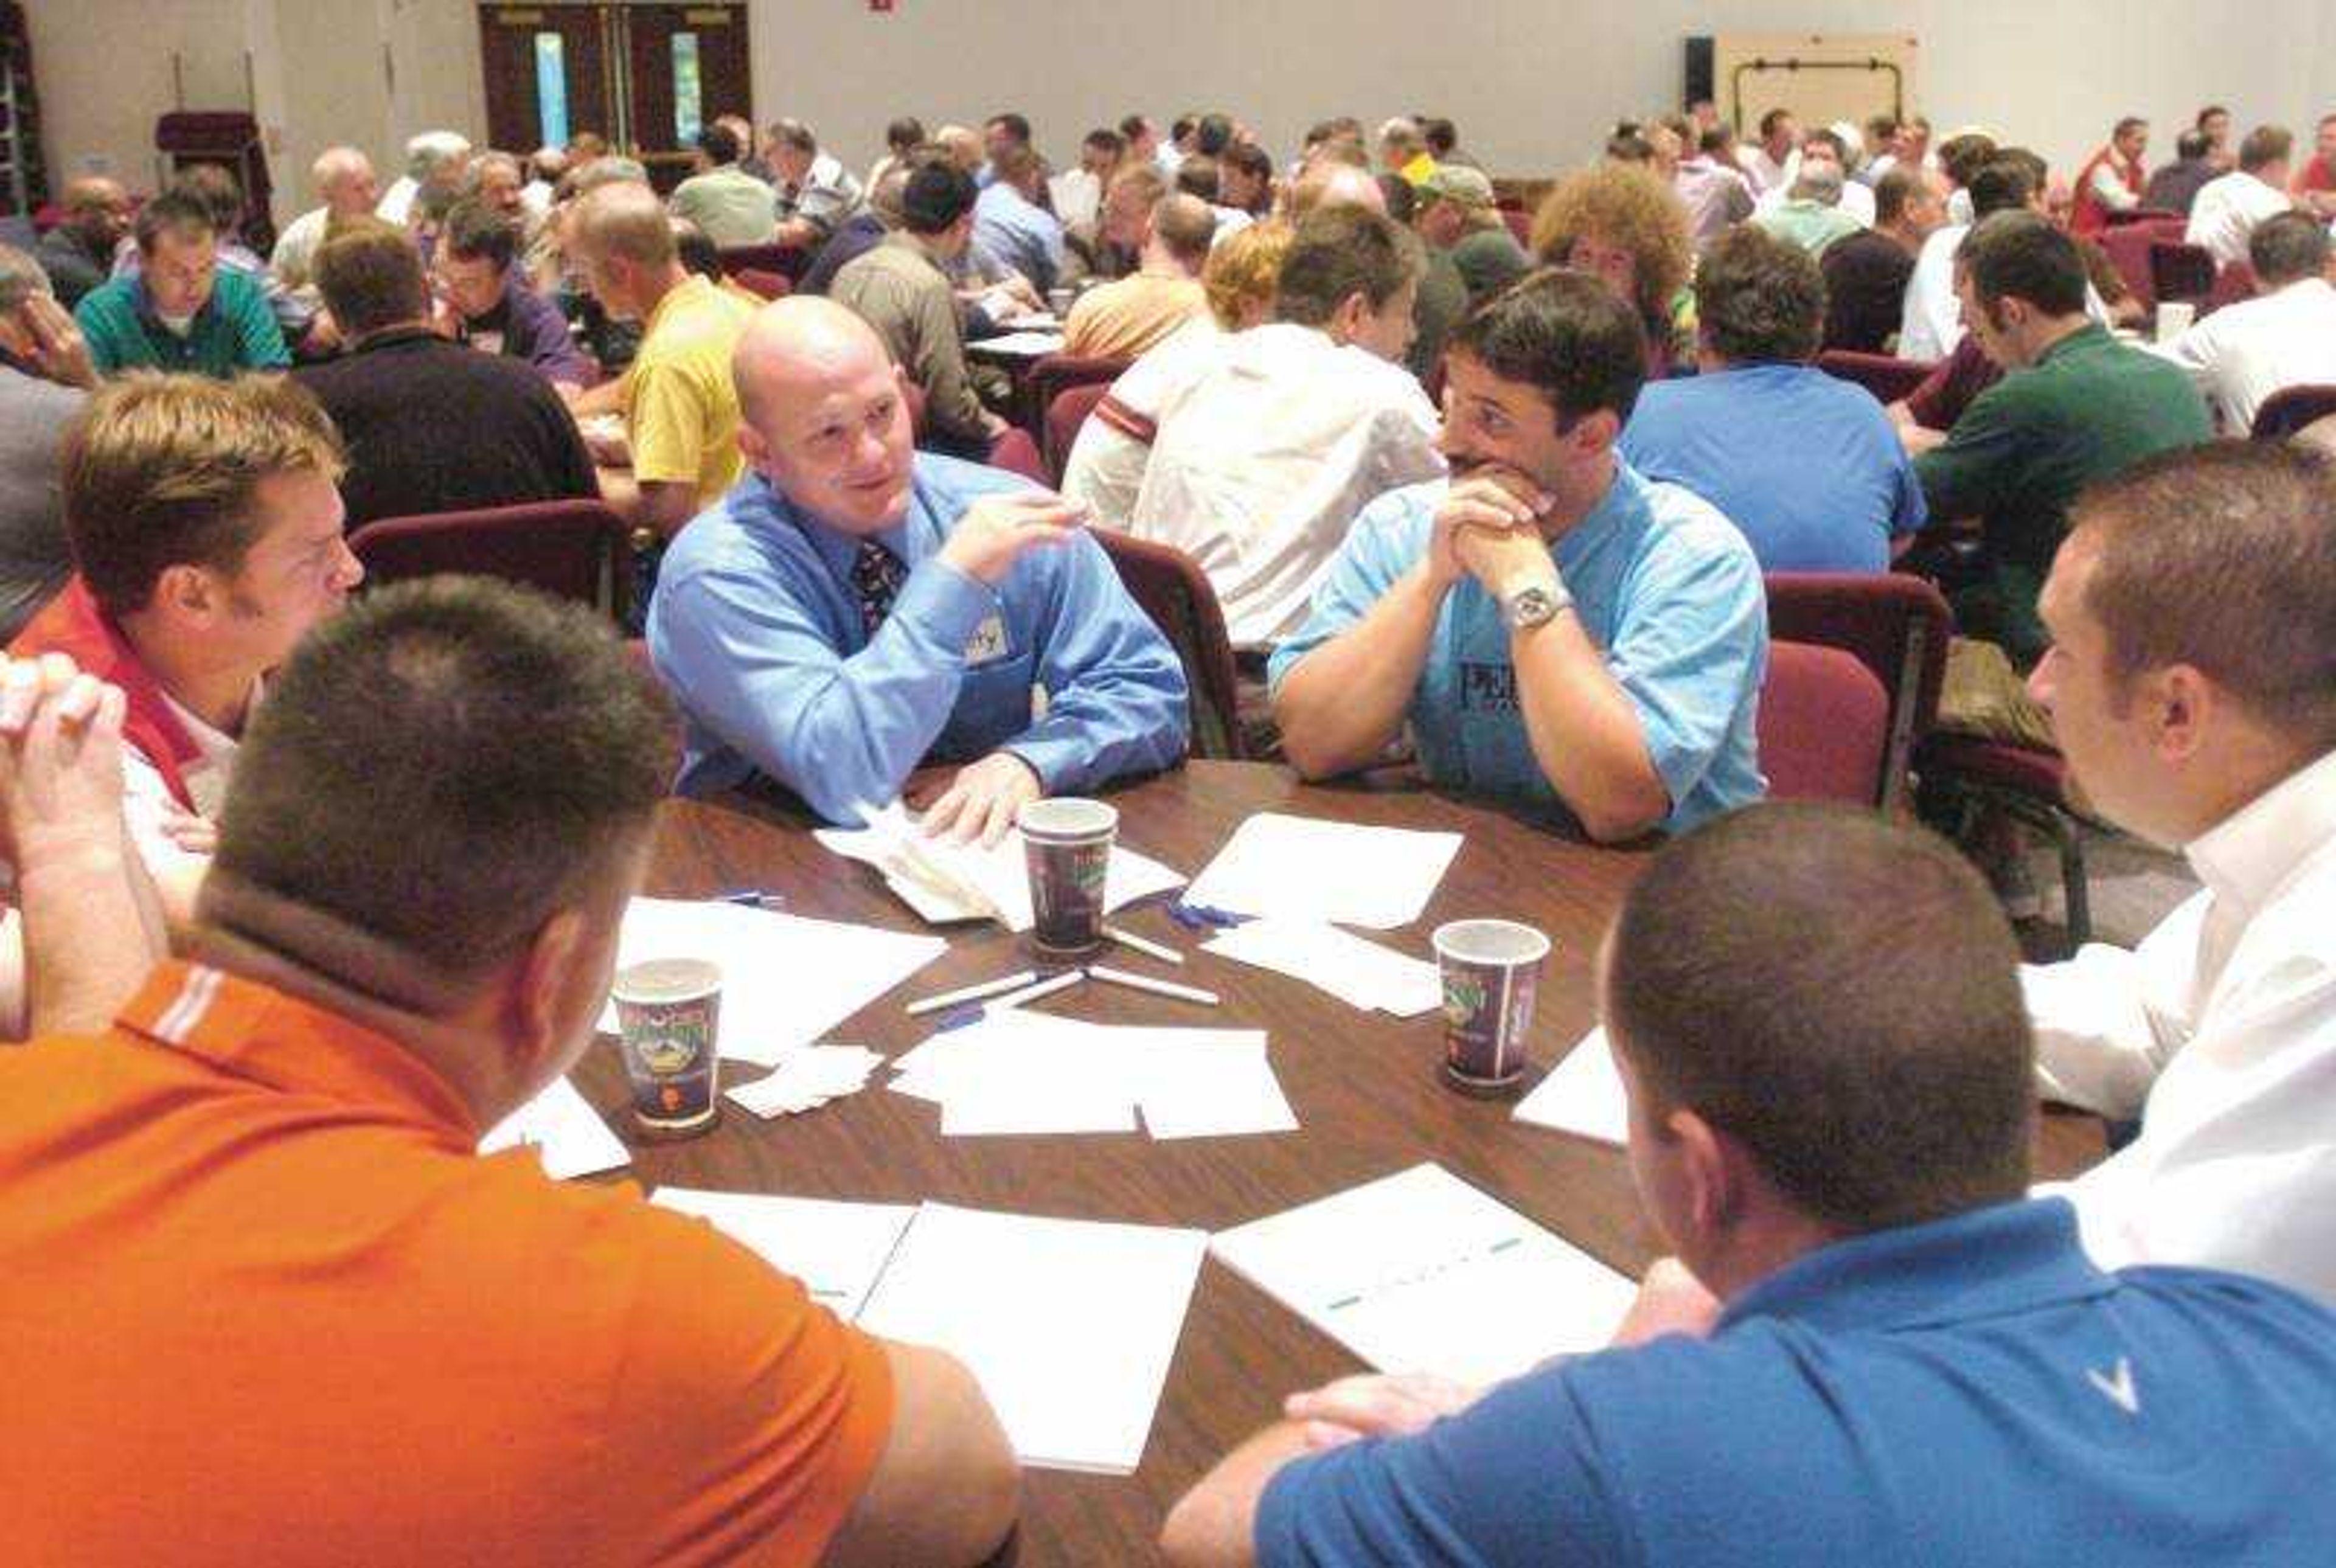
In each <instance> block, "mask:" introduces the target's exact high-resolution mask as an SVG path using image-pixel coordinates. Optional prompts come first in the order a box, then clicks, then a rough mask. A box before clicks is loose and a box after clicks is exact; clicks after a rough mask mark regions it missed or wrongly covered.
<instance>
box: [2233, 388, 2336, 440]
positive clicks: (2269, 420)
mask: <svg viewBox="0 0 2336 1568" xmlns="http://www.w3.org/2000/svg"><path fill="white" fill-rule="evenodd" d="M2330 414H2336V386H2283V387H2282V388H2280V389H2279V390H2278V391H2277V392H2274V393H2273V394H2271V395H2270V396H2269V397H2266V398H2264V399H2263V404H2262V405H2261V406H2260V407H2258V408H2257V409H2256V410H2255V424H2254V431H2253V435H2254V438H2255V439H2256V440H2257V441H2285V440H2286V439H2287V438H2288V437H2289V436H2291V435H2293V434H2294V433H2296V432H2297V431H2299V430H2302V428H2303V427H2304V426H2305V425H2307V424H2317V423H2319V422H2320V421H2321V420H2323V419H2325V418H2327V417H2328V416H2329V415H2330Z"/></svg>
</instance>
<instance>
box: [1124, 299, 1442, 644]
mask: <svg viewBox="0 0 2336 1568" xmlns="http://www.w3.org/2000/svg"><path fill="white" fill-rule="evenodd" d="M1159 425H1160V431H1159V435H1158V437H1157V438H1156V439H1155V440H1154V441H1153V448H1152V461H1151V462H1150V463H1148V464H1146V465H1145V468H1144V487H1143V489H1142V491H1141V492H1139V493H1138V494H1137V496H1136V500H1135V513H1134V517H1133V519H1131V521H1130V522H1129V524H1128V531H1129V532H1131V533H1133V534H1134V535H1135V536H1136V537H1137V538H1139V539H1149V540H1153V541H1158V542H1159V543H1162V544H1169V545H1173V546H1175V547H1176V548H1177V549H1178V550H1183V552H1184V553H1185V554H1187V555H1189V556H1191V557H1192V559H1193V560H1196V561H1197V562H1199V563H1200V567H1201V570H1202V571H1204V572H1206V573H1207V574H1208V577H1209V581H1210V583H1211V584H1212V586H1214V588H1215V589H1216V590H1217V598H1218V599H1219V600H1220V601H1221V602H1222V604H1223V606H1224V611H1225V628H1226V629H1227V630H1228V631H1229V632H1230V633H1231V636H1232V641H1233V646H1234V647H1236V648H1266V647H1270V646H1271V645H1272V644H1273V643H1274V642H1276V641H1278V640H1279V639H1280V638H1284V637H1287V636H1289V635H1290V633H1291V632H1293V631H1295V630H1296V629H1297V628H1298V625H1299V622H1300V621H1302V620H1303V619H1304V618H1305V617H1306V611H1307V608H1308V606H1309V603H1310V601H1311V600H1312V598H1313V594H1314V583H1315V579H1317V578H1319V577H1320V576H1321V575H1322V572H1323V570H1324V569H1325V568H1327V567H1328V566H1329V564H1330V560H1331V558H1332V557H1333V556H1334V555H1336V554H1337V553H1338V546H1339V544H1340V543H1341V542H1342V541H1344V540H1345V539H1346V537H1347V530H1348V527H1349V526H1350V525H1351V524H1352V523H1353V522H1354V521H1355V514H1356V513H1357V512H1358V511H1361V510H1362V509H1363V507H1364V505H1365V504H1366V503H1367V502H1370V501H1372V500H1374V499H1376V498H1377V497H1378V496H1379V495H1382V494H1384V493H1385V492H1387V491H1390V490H1395V489H1397V488H1399V487H1400V486H1403V485H1406V484H1417V483H1419V482H1422V481H1425V480H1429V479H1434V478H1436V476H1438V475H1440V474H1441V473H1443V472H1444V459H1443V458H1442V457H1441V456H1440V455H1438V453H1436V407H1435V405H1434V404H1431V403H1429V402H1428V401H1427V394H1426V393H1425V392H1423V391H1421V390H1420V385H1419V382H1418V380H1417V379H1416V377H1414V376H1413V375H1411V373H1410V372H1408V371H1406V369H1404V367H1403V366H1401V365H1393V364H1390V363H1388V362H1387V360H1384V359H1381V358H1379V357H1378V356H1377V355H1375V354H1373V353H1371V352H1370V351H1369V350H1368V349H1365V348H1358V347H1356V346H1353V345H1344V346H1342V345H1339V344H1338V343H1335V342H1333V341H1332V340H1331V338H1330V336H1329V334H1328V333H1326V332H1323V331H1321V330H1319V328H1316V327H1312V326H1299V325H1297V324H1295V323H1293V322H1275V323H1273V324H1271V325H1269V326H1257V327H1251V329H1250V330H1249V331H1247V332H1243V333H1240V334H1237V335H1236V336H1233V337H1232V338H1231V339H1229V340H1228V341H1227V343H1226V345H1225V349H1224V352H1223V353H1222V354H1221V355H1217V356H1216V357H1215V358H1214V359H1213V360H1212V361H1211V363H1210V365H1209V367H1208V370H1207V372H1206V373H1205V374H1204V375H1201V376H1199V377H1198V378H1196V379H1195V380H1193V381H1192V383H1191V384H1190V385H1186V386H1184V387H1183V388H1182V389H1181V390H1180V391H1179V392H1178V393H1177V394H1175V395H1173V396H1172V397H1170V398H1169V399H1168V401H1167V402H1166V404H1164V405H1163V408H1162V410H1161V413H1160V416H1159Z"/></svg>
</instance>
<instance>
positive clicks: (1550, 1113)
mask: <svg viewBox="0 0 2336 1568" xmlns="http://www.w3.org/2000/svg"><path fill="white" fill-rule="evenodd" d="M1516 1118H1517V1120H1518V1121H1520V1122H1531V1123H1533V1125H1536V1126H1543V1127H1554V1128H1556V1129H1557V1130H1558V1131H1559V1132H1561V1133H1573V1134H1576V1135H1580V1136H1582V1137H1585V1138H1595V1139H1597V1140H1598V1141H1599V1142H1600V1143H1603V1144H1627V1143H1629V1142H1630V1102H1629V1101H1628V1100H1627V1099H1626V1098H1625V1097H1624V1096H1623V1093H1622V1075H1621V1073H1619V1072H1617V1071H1616V1070H1615V1067H1614V1053H1613V1051H1612V1050H1611V1048H1610V1047H1608V1046H1607V1044H1606V1031H1605V1030H1604V1029H1592V1030H1591V1031H1590V1032H1589V1033H1588V1034H1586V1035H1584V1036H1582V1043H1581V1044H1580V1045H1578V1046H1576V1047H1573V1049H1572V1050H1571V1051H1569V1052H1567V1053H1566V1056H1565V1059H1564V1060H1563V1061H1562V1062H1560V1063H1558V1064H1557V1066H1554V1067H1552V1068H1551V1069H1550V1070H1549V1076H1547V1077H1545V1078H1543V1079H1542V1081H1541V1082H1540V1083H1538V1084H1536V1085H1534V1086H1533V1093H1532V1094H1530V1095H1527V1096H1525V1097H1524V1098H1523V1099H1522V1100H1519V1101H1518V1102H1517V1110H1516Z"/></svg>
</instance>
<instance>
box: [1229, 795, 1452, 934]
mask: <svg viewBox="0 0 2336 1568" xmlns="http://www.w3.org/2000/svg"><path fill="white" fill-rule="evenodd" d="M1458 852H1460V835H1459V834H1458V833H1416V832H1414V831H1412V830H1411V829H1408V828H1382V827H1365V826H1361V825H1359V824H1358V823H1334V822H1323V821H1320V820H1319V819H1317V818H1313V817H1296V816H1287V815H1284V814H1282V813H1279V812H1260V813H1258V814H1257V815H1255V816H1252V817H1251V818H1250V819H1249V820H1248V821H1247V822H1244V823H1241V826H1240V828H1239V829H1238V830H1236V831H1235V832H1234V833H1233V836H1232V838H1231V840H1230V841H1228V842H1227V843H1226V844H1225V847H1224V848H1223V849H1222V850H1219V851H1218V852H1217V855H1216V858H1215V859H1214V860H1212V861H1211V862H1209V863H1208V865H1207V866H1206V867H1205V868H1203V869H1202V872H1201V874H1200V875H1199V876H1197V877H1195V878H1193V879H1192V889H1191V891H1189V892H1187V893H1186V894H1185V898H1186V899H1187V901H1190V902H1192V903H1195V904H1204V905H1206V906H1208V907H1209V908H1212V909H1220V910H1230V911H1233V912H1234V913H1236V914H1244V915H1279V916H1283V917H1286V918H1288V919H1291V920H1338V921H1339V922H1341V923H1343V924H1346V925H1350V926H1361V927H1363V928H1364V929H1365V930H1375V931H1388V930H1395V929H1396V928H1397V926H1406V925H1409V924H1410V923H1411V922H1412V921H1414V920H1417V919H1418V918H1419V911H1421V910H1423V909H1426V907H1427V901H1428V899H1429V897H1430V896H1432V895H1433V894H1434V893H1435V891H1436V883H1438V882H1440V881H1443V880H1444V873H1445V870H1446V869H1448V868H1449V867H1450V866H1451V864H1452V857H1453V856H1454V855H1455V854H1457V853H1458Z"/></svg>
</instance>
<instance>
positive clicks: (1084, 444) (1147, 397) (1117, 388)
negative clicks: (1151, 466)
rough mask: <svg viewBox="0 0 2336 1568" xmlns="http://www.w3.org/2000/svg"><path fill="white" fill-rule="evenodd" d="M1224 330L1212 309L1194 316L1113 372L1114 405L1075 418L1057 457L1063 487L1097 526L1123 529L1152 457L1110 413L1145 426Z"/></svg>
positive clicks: (1205, 362) (1144, 441)
mask: <svg viewBox="0 0 2336 1568" xmlns="http://www.w3.org/2000/svg"><path fill="white" fill-rule="evenodd" d="M1225 337H1226V335H1225V334H1224V333H1223V332H1222V331H1220V330H1219V329H1218V327H1217V323H1216V319H1215V318H1214V317H1211V316H1208V315H1205V314H1204V315H1201V316H1196V317H1193V318H1192V320H1190V321H1188V322H1186V323H1185V324H1184V325H1183V326H1180V327H1178V328H1177V329H1176V330H1175V331H1173V332H1172V333H1170V334H1169V335H1168V336H1165V337H1163V338H1162V339H1161V340H1160V341H1159V342H1158V343H1155V344H1153V346H1151V347H1150V348H1148V349H1146V350H1145V351H1144V353H1143V355H1140V356H1139V357H1138V358H1137V359H1136V361H1135V363H1134V364H1133V365H1129V366H1128V367H1127V368H1126V369H1125V370H1123V371H1121V372H1120V374H1119V379H1118V380H1116V381H1114V382H1113V383H1112V384H1111V393H1110V398H1111V401H1112V402H1113V403H1114V404H1118V405H1119V406H1118V410H1115V411H1114V410H1100V409H1099V410H1098V411H1097V412H1096V413H1095V414H1091V415H1089V416H1088V418H1087V421H1086V423H1085V424H1082V425H1080V426H1079V433H1078V438H1077V439H1076V441H1074V442H1073V443H1071V454H1070V456H1069V457H1068V458H1067V459H1066V460H1065V462H1064V464H1063V493H1064V494H1065V495H1066V496H1067V497H1069V498H1070V499H1071V500H1073V501H1076V502H1079V503H1080V504H1082V505H1083V506H1085V508H1086V509H1087V515H1088V517H1089V519H1090V520H1091V521H1093V522H1094V523H1095V526H1096V527H1098V528H1115V529H1119V530H1121V531H1125V529H1126V528H1127V524H1128V520H1129V519H1131V518H1133V517H1134V515H1135V497H1136V494H1137V492H1140V491H1141V490H1143V488H1144V465H1145V464H1146V463H1150V462H1151V461H1152V442H1151V439H1150V438H1149V437H1148V436H1144V435H1139V434H1137V433H1134V431H1130V430H1125V429H1123V428H1121V424H1122V423H1124V420H1120V421H1119V422H1115V420H1119V415H1120V414H1121V413H1122V412H1123V411H1124V415H1127V416H1132V417H1133V419H1134V421H1135V422H1136V423H1139V424H1143V425H1144V426H1146V427H1150V426H1153V425H1156V424H1158V423H1159V420H1160V410H1161V409H1162V408H1163V406H1165V405H1166V404H1167V402H1168V400H1169V399H1170V397H1172V396H1174V395H1177V394H1181V393H1182V392H1183V389H1184V388H1185V387H1186V386H1188V385H1191V384H1192V382H1193V381H1195V380H1197V379H1199V377H1200V376H1201V375H1202V372H1204V371H1205V370H1207V369H1208V367H1209V365H1211V364H1212V362H1213V361H1214V360H1215V357H1216V354H1217V348H1218V346H1219V344H1221V343H1222V342H1223V341H1224V340H1225Z"/></svg>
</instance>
